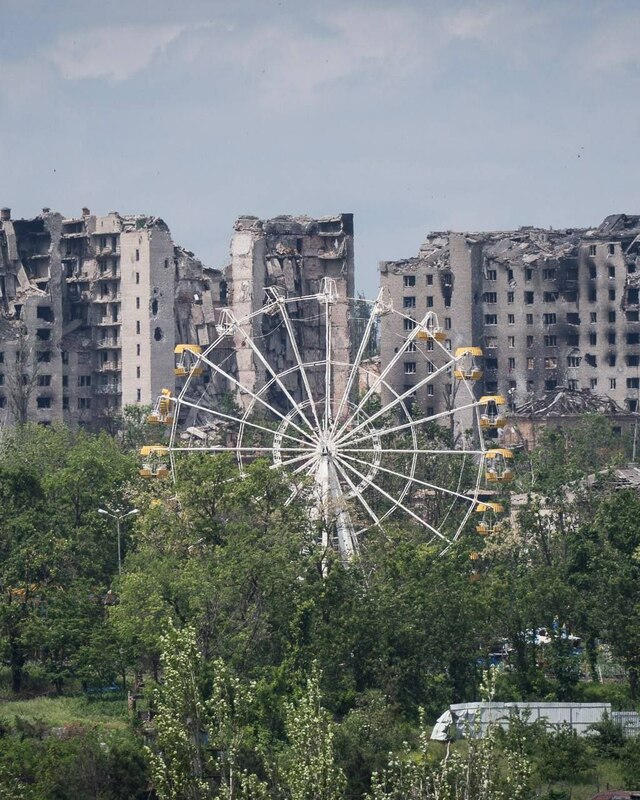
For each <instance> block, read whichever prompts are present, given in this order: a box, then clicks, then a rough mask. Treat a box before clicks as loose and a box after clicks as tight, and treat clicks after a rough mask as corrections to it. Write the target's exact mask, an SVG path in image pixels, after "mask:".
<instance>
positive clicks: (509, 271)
mask: <svg viewBox="0 0 640 800" xmlns="http://www.w3.org/2000/svg"><path fill="white" fill-rule="evenodd" d="M507 280H510V281H512V280H513V270H512V269H508V270H507Z"/></svg>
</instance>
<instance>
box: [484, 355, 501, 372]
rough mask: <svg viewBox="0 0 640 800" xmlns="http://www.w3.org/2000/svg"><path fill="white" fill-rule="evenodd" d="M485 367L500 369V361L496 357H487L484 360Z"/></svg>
mask: <svg viewBox="0 0 640 800" xmlns="http://www.w3.org/2000/svg"><path fill="white" fill-rule="evenodd" d="M484 365H485V367H486V368H487V369H498V359H497V358H495V357H491V356H487V358H485V360H484Z"/></svg>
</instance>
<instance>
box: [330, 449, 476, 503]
mask: <svg viewBox="0 0 640 800" xmlns="http://www.w3.org/2000/svg"><path fill="white" fill-rule="evenodd" d="M342 454H343V458H346V459H348V460H349V461H354V462H355V463H357V464H364V465H365V466H368V465H369V462H368V461H363V460H362V459H360V458H355V457H354V456H347V455H344V451H342ZM376 469H377V470H379V471H380V472H386V473H387V475H394V476H395V477H396V478H401V479H402V480H405V481H411V483H416V484H418V485H419V486H424V487H425V488H427V489H434V490H435V491H437V492H443V493H444V494H449V495H451V496H452V497H458V498H459V499H460V500H464V501H466V502H467V503H475V499H473V498H471V497H467V495H465V494H460V492H454V491H453V489H445V488H444V486H436V484H434V483H427V481H423V480H420V479H418V478H414V477H412V476H411V475H405V474H404V473H402V472H396V471H395V470H393V469H387V467H382V466H380V465H378V467H377V468H376Z"/></svg>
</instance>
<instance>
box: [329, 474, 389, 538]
mask: <svg viewBox="0 0 640 800" xmlns="http://www.w3.org/2000/svg"><path fill="white" fill-rule="evenodd" d="M336 469H337V470H338V472H339V473H340V474H341V475H342V477H343V478H344V480H345V481H346V482H347V484H348V485H349V488H350V489H351V491H352V492H353V496H354V497H355V498H356V499H357V500H358V502H359V503H360V504H361V505H362V506H363V508H364V510H365V511H366V512H367V514H368V515H369V516H370V517H371V519H372V520H373V521H374V523H375V524H376V525H378V526H379V525H380V519H379V518H378V515H377V514H376V512H375V511H374V510H373V509H372V508H371V506H370V505H369V503H367V501H366V500H365V499H364V497H363V496H362V492H359V491H358V488H357V486H356V485H355V483H354V482H353V481H352V480H351V478H350V477H349V475H348V473H347V471H346V470H345V469H344V467H343V466H342V464H341V463H340V461H339V460H337V459H336Z"/></svg>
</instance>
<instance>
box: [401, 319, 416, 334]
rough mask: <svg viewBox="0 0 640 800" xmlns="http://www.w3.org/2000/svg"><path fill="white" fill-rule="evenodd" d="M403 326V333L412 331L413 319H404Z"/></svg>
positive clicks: (413, 326) (414, 324)
mask: <svg viewBox="0 0 640 800" xmlns="http://www.w3.org/2000/svg"><path fill="white" fill-rule="evenodd" d="M403 326H404V329H405V331H412V330H413V329H414V328H415V327H416V321H415V319H405V320H403Z"/></svg>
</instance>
